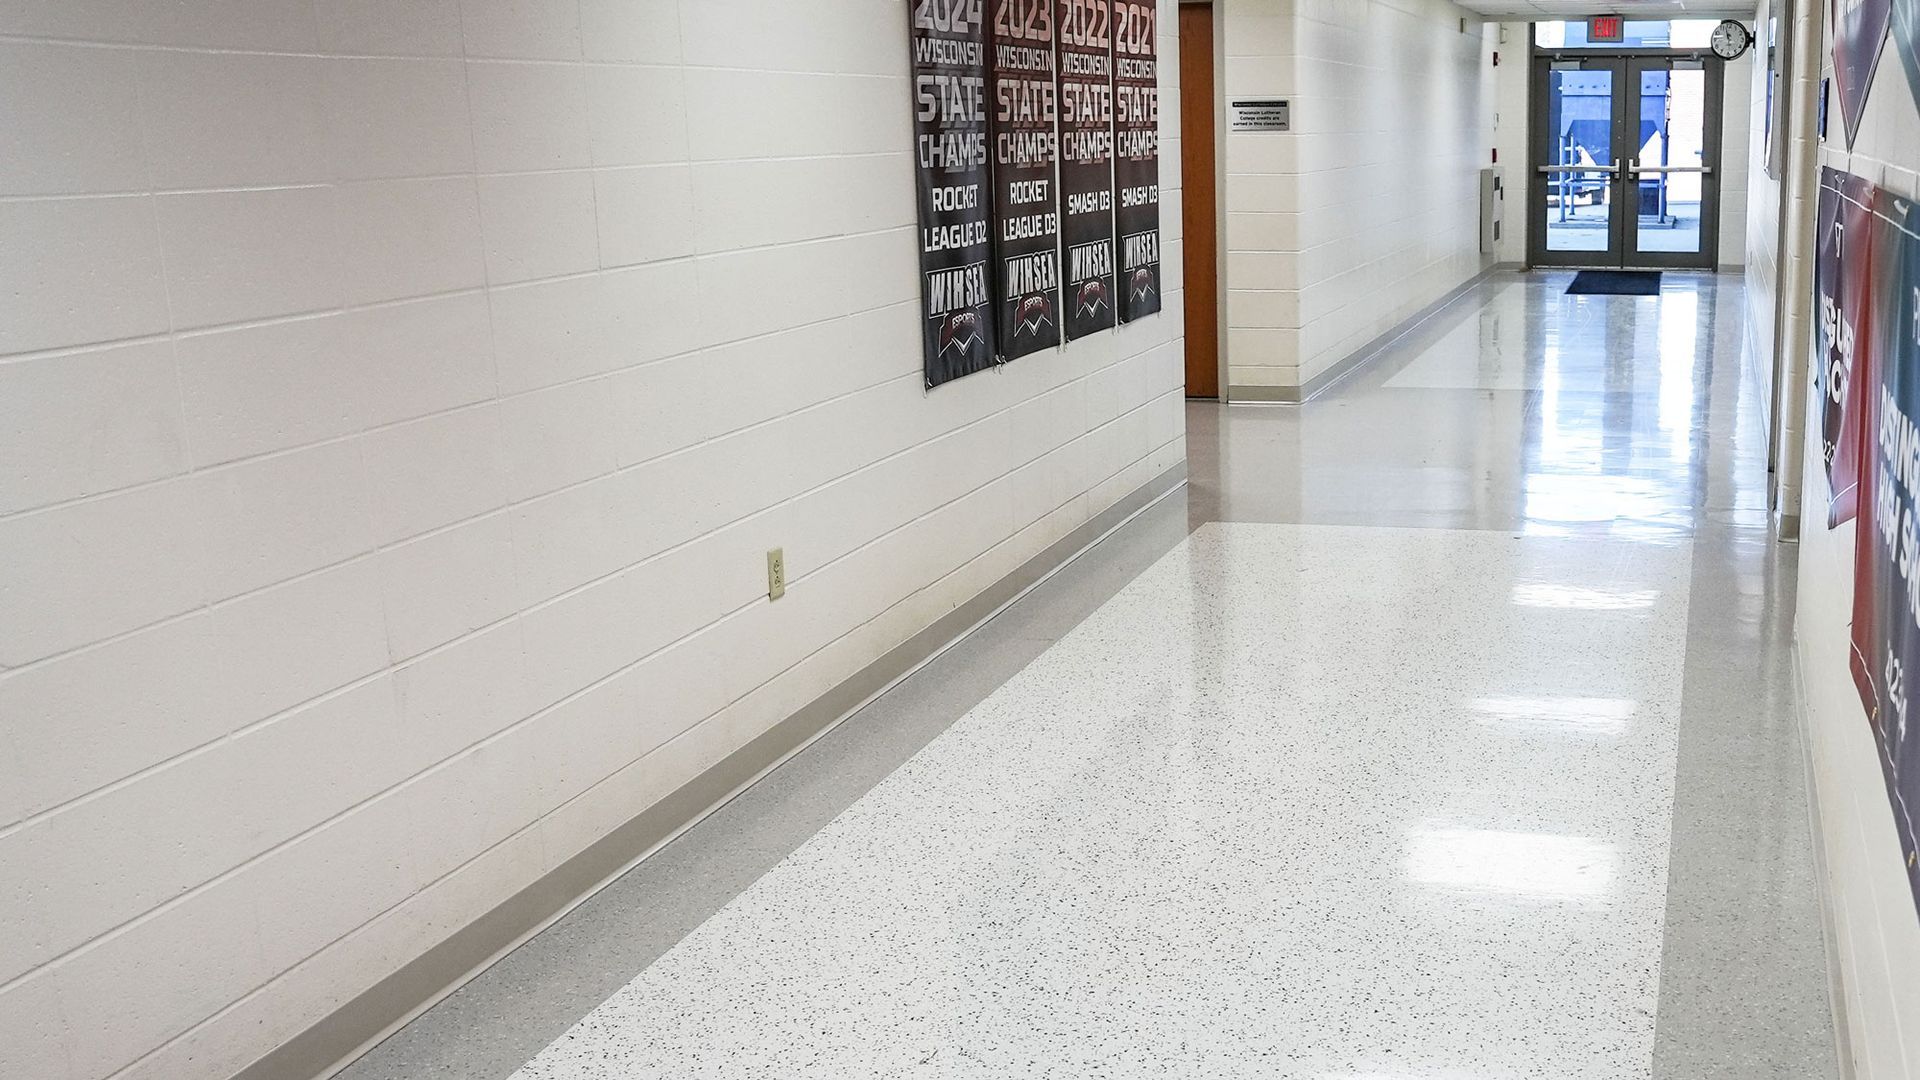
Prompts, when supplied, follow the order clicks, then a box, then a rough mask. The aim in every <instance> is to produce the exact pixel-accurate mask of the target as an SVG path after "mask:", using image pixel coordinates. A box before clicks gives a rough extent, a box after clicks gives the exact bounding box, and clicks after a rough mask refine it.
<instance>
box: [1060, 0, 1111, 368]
mask: <svg viewBox="0 0 1920 1080" xmlns="http://www.w3.org/2000/svg"><path fill="white" fill-rule="evenodd" d="M1054 12H1055V14H1056V15H1057V16H1058V18H1057V19H1056V20H1055V32H1056V34H1057V36H1058V37H1059V39H1060V50H1059V58H1060V59H1059V70H1060V76H1059V78H1060V207H1061V214H1062V217H1061V222H1060V241H1061V247H1062V249H1063V252H1064V254H1063V256H1062V257H1063V259H1064V261H1065V267H1064V269H1065V272H1066V283H1065V288H1064V290H1063V295H1062V300H1063V301H1064V303H1065V305H1066V313H1065V316H1064V322H1065V329H1066V334H1067V339H1068V340H1069V341H1071V340H1073V339H1074V338H1082V337H1086V336H1087V335H1088V334H1092V333H1096V332H1098V331H1101V330H1106V329H1108V328H1110V327H1112V326H1113V320H1114V308H1113V305H1114V270H1115V267H1114V259H1113V11H1112V7H1111V5H1110V4H1109V3H1108V0H1056V2H1055V4H1054Z"/></svg>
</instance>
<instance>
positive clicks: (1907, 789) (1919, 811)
mask: <svg viewBox="0 0 1920 1080" xmlns="http://www.w3.org/2000/svg"><path fill="white" fill-rule="evenodd" d="M1877 209H1878V210H1879V215H1880V216H1879V217H1878V219H1877V220H1876V222H1875V228H1876V236H1875V238H1874V242H1873V248H1874V262H1873V269H1872V272H1871V274H1870V275H1869V276H1870V278H1871V279H1872V283H1873V289H1874V294H1875V296H1874V303H1873V305H1872V312H1873V314H1872V326H1871V327H1865V328H1861V334H1862V339H1863V341H1865V342H1866V345H1865V346H1864V347H1863V348H1860V349H1859V350H1858V351H1857V352H1856V354H1855V356H1854V362H1853V363H1854V367H1853V378H1854V380H1855V381H1856V382H1859V383H1862V384H1864V385H1865V386H1866V392H1865V393H1862V394H1859V395H1856V400H1857V401H1859V402H1860V403H1861V406H1862V407H1861V410H1860V415H1859V420H1858V422H1859V423H1860V425H1861V430H1862V432H1863V434H1864V436H1865V437H1864V438H1863V439H1862V440H1861V448H1860V450H1861V452H1860V480H1861V491H1862V493H1863V497H1862V498H1861V500H1860V518H1859V524H1858V525H1857V526H1856V528H1857V530H1858V531H1857V532H1856V533H1855V534H1854V564H1853V573H1854V578H1853V635H1852V637H1853V656H1852V668H1853V678H1854V683H1855V685H1856V686H1857V687H1858V688H1859V691H1860V700H1861V703H1862V704H1863V705H1864V706H1865V707H1866V711H1867V719H1868V722H1869V723H1870V724H1871V725H1872V727H1873V737H1874V743H1875V746H1876V748H1877V749H1878V750H1879V752H1880V769H1881V773H1882V776H1883V777H1884V779H1885V780H1886V785H1887V797H1888V799H1889V801H1890V802H1891V803H1892V807H1893V818H1894V825H1895V828H1896V831H1897V832H1898V833H1899V836H1900V848H1901V855H1902V856H1903V858H1904V861H1905V863H1906V867H1905V869H1906V874H1907V883H1908V885H1909V887H1910V888H1911V889H1912V891H1913V896H1914V901H1915V904H1916V905H1920V831H1917V830H1916V829H1915V819H1916V817H1920V716H1915V715H1913V714H1912V711H1911V696H1910V694H1909V692H1908V687H1907V679H1906V675H1907V667H1908V665H1915V678H1920V519H1916V514H1915V497H1916V495H1920V428H1917V427H1916V426H1915V424H1916V421H1917V420H1920V231H1916V230H1915V229H1914V228H1912V227H1909V226H1908V225H1907V224H1906V223H1907V222H1909V221H1912V220H1914V219H1915V218H1920V215H1913V214H1911V212H1910V211H1911V205H1910V204H1909V203H1907V202H1906V201H1905V200H1902V199H1896V198H1892V197H1890V196H1888V195H1887V194H1885V193H1884V192H1883V193H1881V194H1880V196H1879V199H1878V203H1877ZM1915 223H1916V224H1920V222H1915Z"/></svg>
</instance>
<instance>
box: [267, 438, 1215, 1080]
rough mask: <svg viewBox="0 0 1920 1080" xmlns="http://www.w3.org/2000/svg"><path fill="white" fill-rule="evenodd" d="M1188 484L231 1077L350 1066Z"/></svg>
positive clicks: (1088, 527)
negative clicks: (493, 964) (383, 1040)
mask: <svg viewBox="0 0 1920 1080" xmlns="http://www.w3.org/2000/svg"><path fill="white" fill-rule="evenodd" d="M1186 482H1187V466H1186V463H1185V462H1182V463H1181V464H1179V465H1176V466H1174V467H1173V468H1171V469H1168V470H1167V471H1166V472H1163V473H1161V474H1160V475H1159V476H1157V477H1155V478H1153V479H1152V480H1149V481H1148V482H1147V483H1145V484H1143V485H1141V486H1140V487H1138V488H1136V489H1135V490H1133V491H1132V492H1130V493H1129V494H1127V495H1126V496H1125V497H1123V498H1122V499H1120V501H1119V502H1116V503H1115V504H1113V505H1112V506H1110V507H1108V508H1107V509H1105V510H1103V511H1101V512H1100V513H1098V514H1096V515H1094V517H1093V518H1092V519H1091V520H1089V521H1087V522H1086V523H1085V524H1083V525H1081V526H1079V527H1078V528H1076V529H1074V530H1073V531H1072V532H1071V533H1068V534H1067V535H1066V536H1065V537H1062V538H1061V539H1060V540H1057V541H1055V542H1054V543H1053V544H1050V545H1048V547H1047V548H1046V550H1044V551H1042V552H1040V554H1038V555H1035V556H1034V557H1033V558H1031V559H1028V560H1027V561H1026V562H1025V563H1023V564H1021V566H1019V567H1018V568H1017V569H1015V570H1014V571H1012V572H1011V573H1009V574H1007V575H1006V576H1005V577H1003V578H1001V579H1000V580H998V581H996V582H994V583H993V584H992V585H989V586H988V587H987V588H986V589H985V590H983V591H982V592H980V593H979V595H977V596H975V597H974V598H973V599H971V600H969V601H967V602H966V603H964V604H961V605H960V606H958V607H956V608H954V609H953V610H952V611H949V612H948V613H947V614H945V615H943V616H941V617H940V618H939V619H938V620H937V621H935V622H934V623H933V625H931V626H929V627H927V628H926V629H924V630H922V631H920V632H919V633H917V634H915V635H914V636H913V637H911V638H909V639H907V640H906V641H905V642H902V643H901V644H899V645H897V646H895V647H894V648H893V649H891V650H890V651H888V652H887V653H886V655H884V656H882V657H880V659H878V660H875V661H874V662H873V663H871V664H869V665H867V666H866V667H865V668H862V669H861V670H860V671H858V672H855V673H854V674H853V675H852V676H851V677H850V678H848V679H847V680H846V681H844V682H842V683H840V684H839V685H838V686H835V687H834V688H832V689H831V690H828V691H827V692H826V693H825V694H822V695H821V696H820V697H818V698H816V699H814V700H813V701H812V702H811V703H809V704H807V705H806V706H804V707H802V708H801V709H800V710H799V711H798V712H796V713H794V714H793V715H791V716H789V717H787V718H786V719H784V720H782V721H780V722H779V723H778V724H775V725H774V726H773V727H772V728H770V729H768V730H767V731H766V732H764V733H762V734H761V735H760V736H758V737H757V738H755V739H754V740H753V741H751V742H749V743H748V744H747V745H745V746H743V747H741V748H740V749H739V750H736V751H735V752H734V753H732V754H731V755H729V756H728V757H727V758H726V759H725V760H723V761H721V762H720V763H719V764H717V765H715V766H713V767H712V768H711V769H708V770H707V771H706V772H704V773H702V774H700V775H699V776H697V777H695V778H694V779H692V780H690V781H688V782H687V783H686V784H684V785H682V786H681V787H680V788H679V789H677V790H675V791H674V792H673V793H672V794H670V795H668V796H666V797H665V798H664V799H661V800H660V801H659V802H657V803H655V804H653V805H652V806H650V807H648V808H647V809H646V810H644V811H642V812H641V813H640V815H639V816H638V817H635V818H633V819H632V820H631V821H628V822H627V823H626V824H624V825H621V826H620V827H618V828H616V829H614V830H613V831H612V832H611V833H608V834H607V835H606V836H604V837H602V838H601V839H600V840H598V841H596V842H595V843H593V844H592V845H591V846H589V847H588V848H587V849H586V850H584V851H582V852H580V853H579V854H578V855H575V856H574V857H573V858H571V859H569V860H567V861H566V862H565V863H563V864H561V865H560V866H558V867H555V868H554V869H553V870H552V871H550V872H549V873H548V874H547V875H546V876H544V877H542V878H541V879H540V880H538V881H536V882H534V883H533V884H531V885H528V886H527V887H526V888H524V889H522V890H520V891H519V892H517V893H515V894H514V895H513V896H511V897H509V898H507V899H506V900H505V901H502V902H501V903H500V904H499V905H497V906H495V907H494V908H493V909H492V910H490V911H488V912H487V913H486V914H484V915H482V916H480V917H479V918H478V919H475V920H474V921H473V922H471V923H469V924H467V925H466V926H465V927H462V928H461V929H459V930H457V931H455V932H454V933H453V934H452V936H450V937H448V938H446V939H445V940H443V941H441V942H440V943H439V944H438V945H435V946H433V947H432V948H430V949H428V950H427V951H426V952H424V953H422V954H421V955H419V956H417V957H415V958H414V959H412V960H410V961H408V962H407V963H406V964H405V965H403V966H402V967H401V968H400V970H398V971H396V972H394V973H393V974H391V975H388V976H387V977H386V978H384V979H382V980H380V981H379V982H378V983H376V984H374V985H373V986H372V987H371V988H369V989H367V990H366V991H364V992H362V993H361V994H359V995H358V996H356V997H354V998H353V999H352V1000H350V1001H348V1002H347V1003H346V1004H344V1005H342V1006H340V1007H339V1008H338V1009H335V1010H334V1011H333V1012H332V1013H331V1014H330V1015H328V1016H326V1017H325V1018H323V1019H321V1020H320V1021H319V1022H318V1023H315V1024H314V1025H312V1026H311V1027H309V1028H307V1029H306V1030H305V1031H303V1032H301V1033H300V1034H298V1035H296V1036H294V1037H293V1038H292V1039H290V1040H288V1041H287V1042H285V1043H283V1044H281V1045H280V1046H278V1047H276V1048H275V1049H273V1050H271V1051H269V1052H268V1053H267V1054H266V1055H264V1056H263V1057H261V1058H260V1059H259V1060H257V1061H255V1062H254V1063H253V1064H251V1065H249V1066H247V1067H246V1068H244V1069H241V1070H240V1071H239V1072H237V1073H235V1074H234V1078H233V1080H311V1078H313V1077H322V1076H328V1075H331V1074H332V1073H334V1072H337V1071H339V1070H340V1069H342V1068H344V1067H345V1066H346V1065H348V1064H350V1063H351V1062H352V1061H353V1059H354V1058H357V1057H359V1056H360V1055H361V1054H363V1053H365V1052H366V1051H367V1050H370V1049H372V1048H373V1047H374V1046H375V1045H377V1044H378V1043H379V1042H380V1041H381V1040H382V1039H385V1038H386V1037H387V1036H388V1035H390V1034H392V1033H393V1032H394V1031H397V1030H398V1029H399V1028H401V1027H402V1026H404V1025H405V1024H406V1023H407V1022H408V1021H410V1020H412V1019H413V1018H414V1017H416V1016H418V1015H419V1014H421V1013H423V1012H425V1011H426V1010H427V1009H429V1008H432V1007H433V1006H434V1005H435V1004H437V1003H438V1002H439V1001H440V1000H441V999H442V998H444V997H446V996H447V995H448V994H451V993H452V992H453V991H454V990H457V989H459V987H460V986H461V985H462V984H464V983H465V982H467V980H469V979H471V978H473V976H475V975H477V974H479V973H480V972H481V971H483V970H485V969H486V968H487V967H488V966H489V965H490V964H492V963H493V962H494V961H496V960H498V959H499V958H501V957H502V956H505V955H506V954H507V953H509V952H512V951H513V950H514V949H515V948H517V947H519V945H520V944H521V943H523V942H525V941H526V940H527V939H528V938H531V937H532V936H533V935H535V934H537V933H539V932H540V931H541V930H544V929H546V928H547V927H548V926H550V925H552V924H553V923H554V922H555V921H556V920H558V919H559V918H560V917H561V916H563V915H565V914H566V913H567V912H568V911H571V910H572V909H573V908H574V907H575V906H576V905H578V904H579V903H580V902H581V901H582V900H585V899H586V898H587V897H589V896H591V895H593V894H594V893H595V892H597V891H598V890H599V889H600V887H601V886H603V885H605V884H607V883H608V882H610V881H612V880H614V879H615V878H617V877H619V876H620V875H621V874H624V873H626V872H627V871H628V870H629V869H631V868H632V867H633V866H634V865H636V864H637V863H639V862H640V861H641V860H643V859H645V858H646V857H647V856H648V855H651V854H652V853H654V852H655V851H658V850H659V849H660V848H661V847H663V846H664V845H665V844H667V843H668V842H669V841H671V840H672V839H673V838H674V837H676V836H678V835H680V834H681V833H683V832H685V831H686V830H687V829H689V828H691V827H692V826H693V825H695V824H696V823H698V822H699V821H700V820H701V819H703V818H705V817H706V816H707V815H708V814H711V813H712V812H713V811H715V810H717V809H719V808H720V807H721V806H724V805H725V804H726V803H727V802H728V801H729V800H731V799H732V798H733V797H734V796H735V795H738V794H739V793H741V792H742V791H745V790H746V789H747V788H749V787H751V786H752V785H753V784H754V783H755V782H756V781H758V780H759V779H760V778H761V777H762V776H765V775H766V774H767V773H768V772H770V771H772V770H773V769H774V768H776V767H778V766H779V765H780V764H781V763H783V762H785V761H786V760H787V759H788V758H790V757H792V756H793V755H794V754H796V753H799V752H800V751H801V750H803V749H805V748H806V746H807V745H808V744H809V743H811V742H812V741H813V740H814V739H816V738H818V737H820V736H821V735H824V734H825V733H826V732H828V731H830V730H831V729H832V728H833V727H834V726H835V725H837V724H838V723H839V722H840V721H841V720H844V719H846V718H847V717H848V716H851V715H852V714H853V713H855V712H857V711H859V710H860V709H861V708H862V707H863V706H865V705H866V704H867V703H868V702H869V701H871V700H873V699H874V698H875V697H877V696H879V695H880V694H882V693H884V692H885V691H886V690H887V689H888V688H890V687H892V686H893V685H894V684H895V683H897V682H899V681H900V680H901V679H904V678H906V677H907V676H908V675H910V674H912V673H913V672H914V671H917V670H919V668H921V667H922V666H924V665H925V664H926V663H927V662H928V661H930V660H932V659H933V658H934V657H936V656H938V655H939V654H941V653H943V652H945V651H946V650H947V649H948V648H950V647H951V646H953V645H954V644H955V643H957V642H959V641H960V640H961V639H963V638H965V637H966V636H967V635H968V634H970V633H972V632H973V630H975V629H976V628H978V627H979V626H981V625H982V624H984V623H985V622H986V621H987V620H989V619H991V618H992V617H993V616H994V615H996V614H998V613H999V612H1000V610H1001V609H1002V608H1005V607H1006V606H1008V605H1009V604H1012V603H1013V602H1014V601H1016V600H1018V599H1019V598H1020V597H1022V596H1024V595H1025V594H1026V593H1027V592H1029V591H1031V590H1032V589H1033V588H1034V587H1035V586H1037V585H1039V584H1040V583H1041V582H1042V581H1045V580H1046V579H1047V578H1049V577H1051V576H1053V574H1054V573H1055V572H1056V571H1058V570H1059V569H1060V568H1062V567H1064V566H1066V565H1067V564H1068V563H1070V562H1072V561H1073V560H1075V559H1077V558H1078V557H1079V556H1080V555H1082V554H1083V553H1085V552H1086V551H1087V550H1089V549H1090V548H1092V546H1093V545H1094V544H1096V543H1098V542H1099V541H1100V540H1101V539H1102V538H1103V537H1105V536H1106V535H1107V534H1108V533H1110V532H1112V531H1114V530H1115V529H1118V528H1119V527H1120V526H1122V525H1124V524H1126V523H1127V522H1128V521H1130V520H1131V519H1132V518H1134V517H1135V516H1137V515H1138V514H1140V513H1141V512H1142V511H1144V510H1145V509H1146V508H1147V507H1149V506H1151V505H1152V504H1154V503H1156V502H1158V501H1159V500H1160V499H1161V498H1163V497H1165V496H1166V495H1168V494H1171V493H1172V492H1174V491H1177V490H1178V489H1179V488H1181V487H1182V486H1184V485H1185V484H1186Z"/></svg>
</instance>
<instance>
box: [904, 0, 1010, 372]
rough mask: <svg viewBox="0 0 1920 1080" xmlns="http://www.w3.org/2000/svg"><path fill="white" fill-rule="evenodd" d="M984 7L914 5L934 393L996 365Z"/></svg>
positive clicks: (971, 2)
mask: <svg viewBox="0 0 1920 1080" xmlns="http://www.w3.org/2000/svg"><path fill="white" fill-rule="evenodd" d="M982 5H983V0H913V3H912V4H910V5H909V6H908V9H907V10H908V13H909V14H908V22H909V25H910V26H911V28H912V34H911V35H910V36H911V40H912V49H913V129H914V130H913V133H914V151H915V160H916V164H917V166H918V168H917V169H916V170H915V171H916V172H917V173H918V175H919V188H920V304H921V307H920V315H921V346H922V351H923V354H924V358H925V363H926V374H927V385H928V386H930V387H932V386H938V385H940V384H941V383H943V382H946V381H948V380H950V379H957V378H959V377H960V376H962V375H971V374H973V373H974V372H976V371H979V370H980V369H982V368H984V367H988V366H990V365H991V364H993V362H994V347H993V346H994V342H993V308H994V304H993V291H992V289H991V287H990V286H989V279H990V277H991V274H990V273H989V266H988V263H989V260H990V259H991V257H992V247H993V228H992V213H993V195H992V192H991V191H990V190H989V189H988V171H987V170H988V164H987V27H986V23H985V21H984V20H982V18H981V7H982Z"/></svg>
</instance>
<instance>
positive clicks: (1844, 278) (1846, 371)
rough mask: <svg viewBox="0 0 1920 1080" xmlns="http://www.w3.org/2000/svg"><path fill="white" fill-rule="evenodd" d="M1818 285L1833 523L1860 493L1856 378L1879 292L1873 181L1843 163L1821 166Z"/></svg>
mask: <svg viewBox="0 0 1920 1080" xmlns="http://www.w3.org/2000/svg"><path fill="white" fill-rule="evenodd" d="M1816 227H1817V228H1818V230H1819V235H1818V238H1817V251H1818V258H1817V261H1816V262H1815V271H1814V275H1815V276H1814V291H1815V299H1816V301H1817V305H1818V308H1819V310H1818V316H1819V319H1818V322H1817V324H1816V326H1815V328H1814V358H1815V360H1816V363H1815V364H1814V370H1813V384H1814V392H1815V394H1816V395H1817V396H1818V400H1819V402H1820V460H1821V462H1822V463H1823V464H1824V465H1825V466H1826V473H1827V528H1829V529H1831V528H1835V527H1837V526H1838V525H1839V524H1840V523H1841V522H1844V521H1851V520H1853V516H1854V508H1855V502H1856V500H1857V498H1858V495H1859V483H1858V481H1859V448H1858V447H1857V445H1856V444H1857V443H1858V442H1859V439H1860V434H1861V430H1862V429H1861V426H1860V425H1859V424H1858V423H1855V422H1853V421H1854V420H1856V419H1857V417H1856V416H1855V415H1854V414H1856V413H1858V411H1859V405H1858V404H1857V403H1855V402H1854V401H1853V397H1852V396H1853V392H1854V391H1855V390H1856V389H1857V387H1855V386H1854V384H1853V381H1852V379H1851V378H1850V376H1851V374H1852V373H1853V370H1854V353H1855V351H1856V347H1857V346H1859V345H1860V343H1861V342H1862V341H1863V340H1864V339H1863V337H1862V332H1863V331H1864V330H1865V329H1866V325H1867V320H1868V314H1869V311H1870V305H1871V304H1872V303H1873V294H1872V291H1871V289H1870V284H1869V282H1868V277H1867V275H1868V270H1869V267H1871V266H1872V264H1873V236H1874V232H1875V229H1874V218H1873V185H1872V184H1870V183H1868V182H1867V181H1865V180H1862V179H1860V178H1859V177H1857V176H1852V175H1849V174H1847V173H1843V172H1841V171H1839V170H1838V169H1832V168H1828V169H1823V170H1821V173H1820V204H1819V221H1818V224H1817V226H1816Z"/></svg>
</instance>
